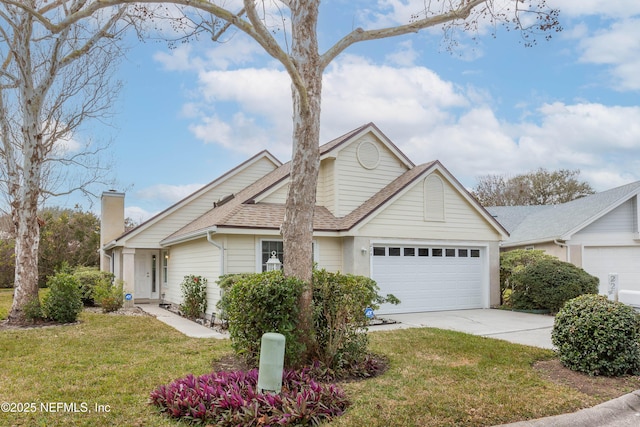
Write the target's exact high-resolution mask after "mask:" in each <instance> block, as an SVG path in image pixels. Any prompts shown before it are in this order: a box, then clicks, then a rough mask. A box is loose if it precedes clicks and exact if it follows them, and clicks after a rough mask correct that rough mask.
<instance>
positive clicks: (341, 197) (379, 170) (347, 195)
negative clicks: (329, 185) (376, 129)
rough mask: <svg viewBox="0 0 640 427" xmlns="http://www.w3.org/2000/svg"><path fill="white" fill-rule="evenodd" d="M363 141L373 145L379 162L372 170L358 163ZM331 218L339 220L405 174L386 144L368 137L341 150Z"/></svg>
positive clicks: (405, 169) (403, 166)
mask: <svg viewBox="0 0 640 427" xmlns="http://www.w3.org/2000/svg"><path fill="white" fill-rule="evenodd" d="M363 141H369V142H372V143H374V144H375V145H376V147H377V148H378V151H379V153H380V161H379V162H378V164H377V166H376V167H375V168H374V169H366V168H365V167H363V166H362V165H361V164H360V162H359V161H358V154H357V150H358V146H359V144H360V143H361V142H363ZM335 167H336V173H335V197H337V203H336V208H335V212H334V215H336V216H338V217H342V216H345V215H347V214H348V213H349V212H351V211H353V210H354V209H356V208H357V207H358V206H360V205H361V204H362V203H364V202H365V201H366V200H367V199H369V198H370V197H371V196H373V195H374V194H375V193H377V192H378V191H380V190H381V189H382V188H384V187H385V186H386V185H387V184H389V183H390V182H391V181H393V180H394V179H396V178H397V177H399V176H400V175H402V174H403V173H404V172H406V171H407V167H406V166H405V165H404V164H402V163H401V162H400V160H399V159H398V158H397V157H396V156H395V155H394V154H393V153H392V152H391V151H389V150H388V149H387V148H386V146H385V145H383V144H382V143H380V142H379V141H378V140H376V139H374V138H373V137H372V136H370V135H367V136H364V137H363V138H361V139H360V140H357V141H354V142H353V143H351V144H350V145H349V146H348V147H346V148H344V149H342V150H341V151H340V152H339V154H338V158H337V160H336V165H335Z"/></svg>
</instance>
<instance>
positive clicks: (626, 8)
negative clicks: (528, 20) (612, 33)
mask: <svg viewBox="0 0 640 427" xmlns="http://www.w3.org/2000/svg"><path fill="white" fill-rule="evenodd" d="M547 5H548V6H549V7H552V8H557V9H560V14H561V16H568V17H582V16H589V15H600V16H604V17H611V18H624V17H627V16H631V15H635V14H638V13H640V2H638V1H637V0H611V1H604V0H547Z"/></svg>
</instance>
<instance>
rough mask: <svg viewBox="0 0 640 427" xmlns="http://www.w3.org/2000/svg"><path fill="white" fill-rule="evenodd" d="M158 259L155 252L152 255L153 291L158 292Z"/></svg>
mask: <svg viewBox="0 0 640 427" xmlns="http://www.w3.org/2000/svg"><path fill="white" fill-rule="evenodd" d="M157 265H158V261H157V257H156V255H155V254H153V255H151V292H158V289H156V288H157V285H156V269H157Z"/></svg>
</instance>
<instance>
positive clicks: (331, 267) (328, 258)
mask: <svg viewBox="0 0 640 427" xmlns="http://www.w3.org/2000/svg"><path fill="white" fill-rule="evenodd" d="M314 240H315V242H316V244H317V245H318V249H317V253H318V268H324V269H326V270H327V271H333V272H336V271H344V267H343V265H342V258H343V255H342V239H341V238H332V237H317V238H315V239H314Z"/></svg>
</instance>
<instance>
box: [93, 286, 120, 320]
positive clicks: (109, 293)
mask: <svg viewBox="0 0 640 427" xmlns="http://www.w3.org/2000/svg"><path fill="white" fill-rule="evenodd" d="M93 294H94V298H95V301H96V302H97V303H98V304H99V305H100V307H102V312H103V313H110V312H112V311H117V310H120V309H121V308H122V304H123V303H124V285H123V283H122V280H118V281H117V282H116V283H111V281H108V280H102V281H100V282H99V283H98V284H97V285H96V286H95V287H94V288H93Z"/></svg>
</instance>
